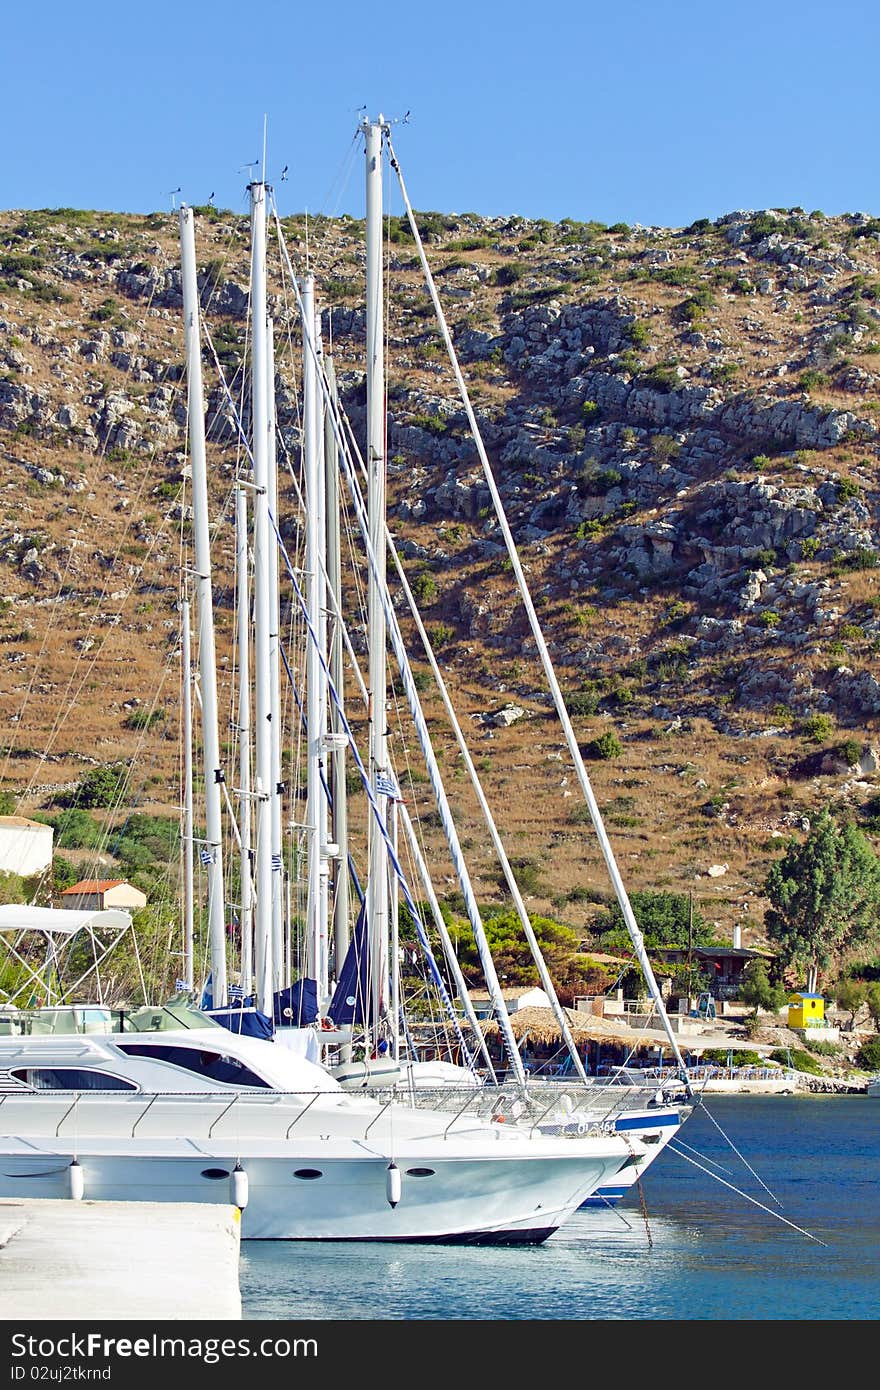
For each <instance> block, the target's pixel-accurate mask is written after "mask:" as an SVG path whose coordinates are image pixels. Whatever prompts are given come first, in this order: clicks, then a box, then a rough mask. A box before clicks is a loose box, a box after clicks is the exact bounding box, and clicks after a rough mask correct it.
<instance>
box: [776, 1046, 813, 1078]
mask: <svg viewBox="0 0 880 1390" xmlns="http://www.w3.org/2000/svg"><path fill="white" fill-rule="evenodd" d="M770 1059H771V1061H773V1062H781V1063H782V1065H783V1066H784V1067H793V1068H794V1070H795V1071H804V1072H806V1073H807V1074H808V1075H809V1076H821V1075H822V1068H821V1067H820V1066H819V1063H818V1062H817V1061H816V1059H815V1057H811V1056H810V1054H809V1052H806V1051H805V1050H804V1049H803V1048H800V1047H792V1048H785V1047H777V1048H774V1050H773V1051H772V1052H771V1053H770Z"/></svg>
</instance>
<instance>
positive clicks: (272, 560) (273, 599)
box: [266, 319, 290, 989]
mask: <svg viewBox="0 0 880 1390" xmlns="http://www.w3.org/2000/svg"><path fill="white" fill-rule="evenodd" d="M266 426H267V435H268V446H267V462H268V470H267V478H266V496H267V498H268V503H269V526H268V528H267V534H268V544H269V554H268V561H269V566H268V568H269V576H268V577H269V599H268V610H269V747H270V760H271V766H272V776H271V782H270V786H269V821H270V826H271V836H272V838H271V863H272V974H273V988H274V989H281V988H282V987H283V986H284V985H286V984H289V983H290V981H289V979H288V978H287V965H286V955H285V950H284V915H285V914H284V869H283V864H284V860H283V857H282V853H281V851H282V830H281V796H282V791H283V787H282V783H281V682H280V673H281V655H280V647H281V634H280V628H281V611H280V606H279V601H278V538H277V536H276V534H275V527H276V526H277V525H278V468H277V458H276V453H275V348H274V341H273V324H272V320H271V319H267V320H266ZM273 522H274V525H273Z"/></svg>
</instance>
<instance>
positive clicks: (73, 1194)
mask: <svg viewBox="0 0 880 1390" xmlns="http://www.w3.org/2000/svg"><path fill="white" fill-rule="evenodd" d="M85 1185H86V1184H85V1177H84V1176H83V1170H82V1164H81V1163H80V1162H79V1160H78V1159H76V1158H75V1159H74V1160H73V1162H72V1163H71V1165H70V1167H69V1168H68V1170H67V1193H68V1196H69V1197H70V1198H71V1200H72V1201H74V1202H81V1201H82V1195H83V1192H84V1191H85Z"/></svg>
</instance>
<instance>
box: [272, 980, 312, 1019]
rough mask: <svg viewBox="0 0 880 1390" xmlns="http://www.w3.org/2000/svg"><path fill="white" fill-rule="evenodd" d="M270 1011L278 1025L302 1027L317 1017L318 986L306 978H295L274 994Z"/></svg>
mask: <svg viewBox="0 0 880 1390" xmlns="http://www.w3.org/2000/svg"><path fill="white" fill-rule="evenodd" d="M272 1012H273V1015H274V1018H275V1023H276V1024H277V1025H278V1026H282V1025H283V1026H286V1027H288V1028H304V1027H305V1026H306V1024H308V1023H314V1022H315V1021H316V1020H317V1017H318V986H317V983H316V981H315V980H310V979H308V978H306V979H303V980H297V981H296V982H295V983H294V984H292V985H288V986H287V988H286V989H279V990H278V991H277V992H276V994H275V996H274V1004H273V1008H272Z"/></svg>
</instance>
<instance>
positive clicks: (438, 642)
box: [430, 623, 455, 647]
mask: <svg viewBox="0 0 880 1390" xmlns="http://www.w3.org/2000/svg"><path fill="white" fill-rule="evenodd" d="M454 636H455V628H454V627H450V625H449V623H435V625H434V627H433V628H432V629H431V632H430V637H431V645H432V646H434V647H445V646H446V644H447V642H451V641H452V639H453V637H454Z"/></svg>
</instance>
